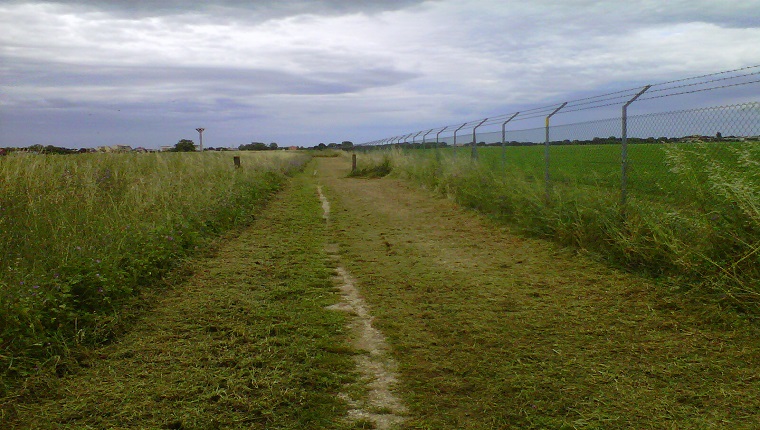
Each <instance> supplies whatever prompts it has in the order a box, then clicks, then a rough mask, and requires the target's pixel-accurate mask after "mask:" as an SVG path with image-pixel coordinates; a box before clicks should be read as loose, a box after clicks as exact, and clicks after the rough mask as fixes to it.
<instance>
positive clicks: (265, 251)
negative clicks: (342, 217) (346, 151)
mask: <svg viewBox="0 0 760 430" xmlns="http://www.w3.org/2000/svg"><path fill="white" fill-rule="evenodd" d="M324 245H325V223H324V220H323V219H322V217H321V208H320V203H319V201H318V200H317V198H316V191H315V187H314V186H313V184H312V183H310V182H309V178H307V177H306V175H303V174H302V175H299V176H297V177H296V178H294V179H293V183H292V185H290V186H289V187H288V188H287V189H286V190H285V191H283V192H281V193H280V194H279V195H278V196H277V197H276V198H275V199H274V201H273V202H272V203H271V205H270V206H269V207H268V210H267V211H266V212H264V213H263V214H262V215H261V216H259V217H258V219H257V220H256V221H255V222H254V223H253V224H252V225H251V227H250V228H247V229H245V230H244V231H242V233H241V234H240V235H239V236H238V237H234V238H229V240H228V242H227V243H226V244H224V245H223V246H220V248H219V251H218V253H217V255H216V256H214V257H212V258H207V259H202V260H197V261H195V268H194V274H193V275H192V276H191V277H190V278H189V279H188V281H187V282H186V283H184V284H182V285H178V286H177V287H176V288H175V289H173V290H171V291H168V292H167V293H166V294H165V296H164V297H161V298H160V299H157V300H158V302H157V303H156V306H155V308H154V309H153V310H152V311H151V312H147V313H146V314H145V315H144V316H143V317H142V318H141V319H140V320H139V321H138V322H137V323H136V324H135V325H134V328H133V330H132V331H130V332H129V333H128V334H126V335H125V336H123V337H122V338H120V339H119V341H118V342H115V343H113V344H111V345H109V346H105V347H101V348H98V349H90V350H86V351H84V352H81V353H80V355H79V356H78V357H77V360H76V363H69V364H68V365H69V366H70V367H72V368H70V369H69V371H68V372H66V374H65V375H64V374H62V377H61V378H60V379H58V377H57V376H56V375H55V374H49V375H46V377H47V378H48V384H47V385H46V386H41V385H40V384H37V387H38V389H37V390H36V391H29V390H27V391H19V392H17V393H16V395H15V396H12V397H6V398H4V399H3V400H2V403H3V405H2V406H3V407H2V409H1V411H2V417H1V418H2V419H1V420H0V423H2V424H3V425H2V426H1V427H3V428H31V427H34V428H41V429H54V428H55V429H58V428H169V429H214V428H254V429H264V428H278V429H303V428H325V429H333V428H334V429H340V428H344V427H345V426H347V425H348V424H345V423H344V420H343V417H344V416H345V414H346V410H347V408H346V405H345V404H344V403H343V402H342V401H341V400H339V397H338V393H339V392H340V391H341V390H342V389H343V387H344V384H346V383H349V382H351V381H352V380H353V373H352V372H353V367H354V363H353V360H352V356H353V352H352V350H350V349H349V348H348V347H347V346H346V343H345V337H346V336H347V334H346V333H345V317H344V315H343V314H341V313H339V312H335V311H330V310H327V309H325V307H326V306H328V305H332V304H335V303H336V302H337V301H338V300H339V297H338V295H337V292H336V291H335V288H334V286H333V284H332V278H331V276H332V269H330V268H329V267H328V266H327V263H326V260H327V256H326V253H325V250H324ZM41 377H42V376H41Z"/></svg>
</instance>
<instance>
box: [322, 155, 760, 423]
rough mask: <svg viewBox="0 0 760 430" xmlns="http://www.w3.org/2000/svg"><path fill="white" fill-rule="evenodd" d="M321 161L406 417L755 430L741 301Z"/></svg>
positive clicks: (757, 386) (751, 357) (346, 261)
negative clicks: (661, 280) (712, 296)
mask: <svg viewBox="0 0 760 430" xmlns="http://www.w3.org/2000/svg"><path fill="white" fill-rule="evenodd" d="M349 168H350V162H349V161H348V160H346V159H345V158H335V159H321V160H320V162H319V168H318V177H319V179H320V182H321V184H322V185H323V192H324V194H325V195H326V197H327V198H328V199H329V200H330V205H331V224H330V232H331V234H332V235H334V238H333V239H332V241H334V242H335V243H336V244H337V246H338V249H337V251H338V252H339V254H340V261H341V265H342V267H344V268H345V269H346V270H347V271H349V272H350V273H351V283H352V284H353V285H354V286H355V287H356V289H357V290H358V294H359V295H361V296H362V297H363V298H364V300H365V302H366V304H367V306H369V307H370V308H371V309H372V315H373V319H372V326H373V327H375V328H377V329H378V330H380V331H381V332H382V333H383V334H384V336H385V337H386V343H387V345H388V351H389V352H390V354H391V355H392V357H393V358H394V359H395V360H396V362H397V364H398V366H397V369H398V384H397V386H396V391H397V393H398V395H400V397H401V398H402V399H403V401H404V402H405V404H406V407H407V410H408V412H407V414H406V417H407V419H406V421H405V422H404V424H403V425H404V426H406V427H408V428H452V429H455V428H482V429H493V428H563V427H566V428H664V427H677V428H708V427H716V428H759V427H760V396H758V395H757V393H758V392H760V377H758V375H760V374H759V373H758V371H757V369H758V368H760V336H759V335H760V332H759V331H758V329H757V327H756V326H754V325H753V324H752V323H751V322H748V321H746V320H744V319H743V318H742V316H741V315H739V314H736V313H735V312H733V311H731V310H725V309H720V308H718V307H716V305H713V304H710V303H702V302H695V301H693V300H692V299H691V298H690V296H689V295H688V294H684V293H683V292H680V291H677V290H672V289H669V288H668V287H666V286H662V285H655V284H654V283H652V282H651V281H649V280H647V279H644V278H641V277H637V276H633V275H630V274H626V273H623V272H620V271H616V270H614V269H611V268H609V267H607V266H605V265H603V264H601V263H599V262H597V261H594V260H592V259H590V258H588V257H586V256H584V255H583V254H580V253H578V252H576V251H573V250H567V249H563V248H560V247H558V246H555V245H553V244H552V243H549V242H546V241H541V240H534V239H529V238H525V237H521V236H517V235H514V234H512V233H511V232H510V231H509V229H508V228H505V227H503V226H499V225H497V224H494V223H492V222H490V221H489V220H487V219H486V218H485V217H483V216H480V215H478V214H476V213H474V212H471V211H468V210H463V209H461V208H459V207H457V205H456V204H455V203H454V202H452V201H450V200H446V199H440V198H436V197H433V196H432V195H431V194H430V193H429V192H427V191H425V190H422V189H419V188H418V187H415V186H413V185H410V184H408V183H406V182H404V181H401V180H398V179H392V178H383V179H357V178H346V174H347V172H348V169H349Z"/></svg>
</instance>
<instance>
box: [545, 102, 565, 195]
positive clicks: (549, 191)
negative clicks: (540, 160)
mask: <svg viewBox="0 0 760 430" xmlns="http://www.w3.org/2000/svg"><path fill="white" fill-rule="evenodd" d="M565 105H567V102H564V103H562V104H561V105H560V107H558V108H557V109H554V112H552V113H550V114H549V116H547V117H546V142H545V145H544V163H545V166H544V182H545V183H546V202H547V203H549V202H550V201H551V199H552V184H551V177H550V175H549V146H550V145H549V118H551V117H553V116H554V114H556V113H557V112H559V110H560V109H562V108H563V107H565Z"/></svg>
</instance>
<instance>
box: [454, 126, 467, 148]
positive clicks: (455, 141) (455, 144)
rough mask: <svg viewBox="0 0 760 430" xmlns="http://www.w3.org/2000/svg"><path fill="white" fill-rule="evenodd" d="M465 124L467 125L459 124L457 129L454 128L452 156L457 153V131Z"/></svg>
mask: <svg viewBox="0 0 760 430" xmlns="http://www.w3.org/2000/svg"><path fill="white" fill-rule="evenodd" d="M465 125H467V123H464V124H462V125H460V126H459V128H458V129H456V130H454V156H456V155H457V132H458V131H459V130H461V129H462V128H464V126H465Z"/></svg>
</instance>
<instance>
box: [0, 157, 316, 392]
mask: <svg viewBox="0 0 760 430" xmlns="http://www.w3.org/2000/svg"><path fill="white" fill-rule="evenodd" d="M239 155H241V157H242V166H243V167H242V168H240V169H235V168H234V165H233V163H232V156H231V155H228V154H212V153H203V154H200V153H199V154H182V153H162V154H84V155H77V156H67V157H64V156H55V155H22V154H14V155H12V156H8V157H4V158H3V159H0V192H1V194H0V214H2V216H1V217H0V261H1V262H2V267H0V346H2V348H0V350H2V353H0V368H2V377H3V382H4V383H3V384H0V387H4V386H6V385H7V384H6V383H7V382H8V381H11V380H13V379H15V378H17V377H19V376H21V377H23V376H25V375H27V374H29V373H33V372H35V371H36V370H37V369H39V368H41V367H44V366H45V365H46V363H47V362H49V361H50V360H55V358H56V357H60V356H62V355H66V354H67V353H68V351H69V349H70V348H71V347H72V346H75V345H78V344H92V343H97V342H101V341H104V340H107V339H108V338H110V337H111V336H112V334H113V332H114V331H115V330H118V327H119V326H120V324H121V310H122V308H123V306H124V305H125V304H126V303H130V301H131V300H132V299H133V298H134V297H136V296H138V295H140V294H141V292H142V291H143V290H145V289H146V288H151V286H153V285H155V284H156V282H157V281H158V280H160V279H161V278H162V277H163V276H165V275H166V274H167V273H169V271H170V270H171V269H172V268H174V267H176V266H177V265H178V264H179V263H180V262H181V260H182V259H183V258H184V257H185V256H187V255H190V254H192V253H196V252H200V251H203V250H204V249H205V248H206V246H207V245H208V244H209V239H210V238H212V237H214V236H216V235H218V234H220V233H222V232H224V231H226V230H229V229H230V228H232V227H233V226H235V225H239V224H245V223H248V222H250V221H251V220H252V216H253V213H254V212H253V209H254V208H255V207H257V206H260V205H262V204H263V203H264V202H265V201H266V200H267V199H268V197H269V196H270V195H272V193H274V192H275V191H276V190H277V189H278V188H279V187H280V185H281V184H282V183H283V181H284V178H285V175H287V174H288V173H289V172H292V171H295V170H299V169H300V168H301V167H302V165H303V163H304V162H305V161H306V157H303V156H298V155H293V154H279V153H278V154H266V155H261V154H253V153H242V154H239ZM0 389H2V388H0Z"/></svg>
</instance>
